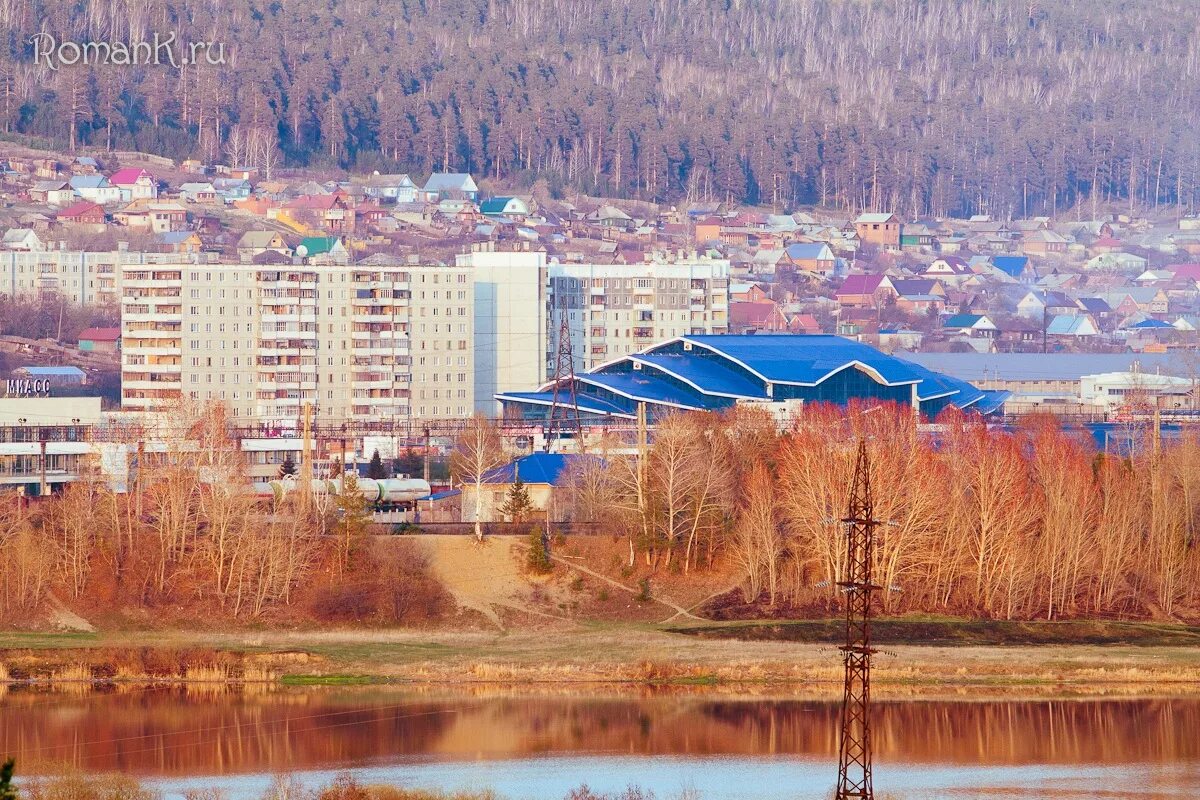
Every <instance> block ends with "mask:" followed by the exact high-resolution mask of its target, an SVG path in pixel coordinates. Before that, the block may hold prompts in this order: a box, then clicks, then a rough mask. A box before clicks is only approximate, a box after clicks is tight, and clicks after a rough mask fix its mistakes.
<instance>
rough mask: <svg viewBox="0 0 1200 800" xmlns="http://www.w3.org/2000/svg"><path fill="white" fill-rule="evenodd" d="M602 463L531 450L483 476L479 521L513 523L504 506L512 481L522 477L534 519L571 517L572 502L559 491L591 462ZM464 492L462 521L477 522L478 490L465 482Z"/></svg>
mask: <svg viewBox="0 0 1200 800" xmlns="http://www.w3.org/2000/svg"><path fill="white" fill-rule="evenodd" d="M593 464H594V465H599V466H603V461H602V460H601V459H600V458H599V457H597V456H588V455H580V454H577V453H530V454H529V455H527V456H522V457H520V458H518V459H516V460H514V461H511V462H509V463H508V464H505V465H504V466H502V467H497V468H496V469H494V470H491V471H490V472H488V473H487V474H486V475H485V476H484V478H483V481H482V483H483V487H482V490H481V491H482V502H481V503H479V504H478V508H479V521H480V522H512V519H510V518H508V517H506V516H505V514H504V512H503V510H502V509H503V507H504V504H505V502H506V501H507V500H508V497H509V493H510V492H511V490H512V487H513V484H515V483H516V482H517V480H518V478H519V479H520V481H521V483H522V484H524V486H525V491H526V492H528V493H529V500H530V502H531V503H532V505H533V514H532V515H531V516H532V518H533V519H535V520H537V519H542V520H544V519H546V518H547V517H549V518H550V519H551V520H552V521H555V522H563V521H566V520H567V518H568V517H569V513H568V512H569V511H570V508H569V504H568V503H566V502H565V501H564V499H563V498H562V497H561V496H560V495H561V492H560V491H559V490H561V489H564V488H565V487H567V486H569V485H570V484H571V482H572V480H573V476H574V475H576V474H577V473H578V471H579V470H582V469H585V468H587V466H588V465H593ZM460 490H461V492H462V494H461V497H462V521H463V522H475V521H476V519H475V511H476V503H475V493H476V487H475V485H474V484H472V483H464V484H463V485H462V486H461V487H460Z"/></svg>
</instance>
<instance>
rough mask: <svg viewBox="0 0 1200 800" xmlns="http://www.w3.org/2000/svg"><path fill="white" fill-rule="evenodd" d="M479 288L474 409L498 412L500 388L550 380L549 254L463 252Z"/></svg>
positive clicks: (525, 386) (463, 263) (507, 389)
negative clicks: (547, 263)
mask: <svg viewBox="0 0 1200 800" xmlns="http://www.w3.org/2000/svg"><path fill="white" fill-rule="evenodd" d="M456 263H457V265H458V266H460V267H465V268H467V269H469V270H470V273H471V281H472V282H473V284H474V287H475V335H474V354H475V410H476V411H477V412H479V413H482V414H489V415H491V414H497V413H499V410H500V404H499V403H498V402H497V401H496V400H495V395H496V394H497V393H499V392H513V391H523V390H525V389H528V388H529V387H531V386H539V385H541V384H542V383H544V382H545V381H546V356H547V344H548V339H547V331H548V329H549V302H550V298H549V296H548V289H549V284H548V278H547V266H546V254H545V253H541V252H531V251H524V250H517V251H498V250H492V249H481V250H477V251H474V252H471V253H466V254H463V255H460V256H459V257H458V259H457V262H456Z"/></svg>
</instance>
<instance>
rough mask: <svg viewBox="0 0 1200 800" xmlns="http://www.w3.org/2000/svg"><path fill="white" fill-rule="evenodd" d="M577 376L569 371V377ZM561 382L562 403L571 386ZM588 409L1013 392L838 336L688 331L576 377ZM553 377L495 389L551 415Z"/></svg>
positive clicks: (935, 407) (520, 406)
mask: <svg viewBox="0 0 1200 800" xmlns="http://www.w3.org/2000/svg"><path fill="white" fill-rule="evenodd" d="M565 380H569V379H565ZM563 388H564V387H560V389H559V392H558V395H559V402H560V403H561V402H563V399H564V397H567V396H569V395H567V394H565V393H564V391H563ZM575 392H576V396H577V400H578V405H579V412H580V418H581V420H583V421H587V422H598V421H602V420H604V419H612V418H624V419H633V418H636V416H637V407H638V404H639V403H645V404H646V409H647V416H648V417H649V418H650V419H652V420H653V419H655V418H658V417H661V416H663V415H664V414H667V413H670V412H671V411H675V410H713V411H716V410H721V409H725V408H729V407H731V406H733V405H735V404H737V403H755V404H760V405H763V406H764V407H766V408H768V409H769V410H772V411H774V412H776V413H777V414H780V413H788V412H791V411H794V410H797V409H798V408H799V406H801V405H803V404H806V403H832V404H835V405H846V404H848V403H851V402H854V401H859V402H868V403H869V402H896V403H900V404H907V405H911V406H913V407H914V408H916V409H917V410H918V411H920V413H922V414H923V415H925V416H926V417H935V416H937V414H939V413H940V412H942V411H943V410H945V409H947V408H950V407H955V408H959V409H963V410H970V411H975V412H978V413H980V414H993V413H996V412H998V411H1001V410H1002V409H1003V406H1004V401H1005V399H1007V397H1008V392H1005V391H984V390H981V389H976V388H975V387H974V386H972V385H971V384H969V383H967V382H966V381H962V380H959V379H957V378H952V377H950V376H948V375H943V374H940V373H937V372H933V371H932V370H929V369H926V368H925V367H922V366H920V365H918V364H914V363H912V362H910V361H904V360H902V359H899V358H895V357H893V356H889V355H887V354H885V353H882V352H880V351H879V350H876V349H875V348H873V347H870V346H868V345H865V344H862V343H861V342H856V341H853V340H850V339H844V338H842V337H839V336H802V335H792V334H785V335H755V336H735V335H723V336H722V335H700V336H680V337H677V338H674V339H670V340H668V341H666V342H663V343H662V344H658V345H655V346H653V347H650V348H647V349H645V350H643V351H642V352H640V353H635V354H631V355H628V356H624V357H622V358H618V359H615V360H613V361H610V362H608V363H606V364H602V365H600V366H598V367H596V368H595V369H592V370H590V371H588V372H586V373H583V374H580V375H577V376H576V377H575ZM554 396H555V392H554V382H553V381H552V382H550V383H548V384H546V385H544V386H542V387H540V388H539V389H538V390H537V391H531V392H504V393H500V394H497V395H496V399H498V400H499V401H500V402H501V404H502V405H503V406H504V410H505V415H506V416H510V417H519V418H524V419H529V420H539V419H545V418H546V417H547V415H548V414H549V411H550V408H551V406H552V405H553V403H554Z"/></svg>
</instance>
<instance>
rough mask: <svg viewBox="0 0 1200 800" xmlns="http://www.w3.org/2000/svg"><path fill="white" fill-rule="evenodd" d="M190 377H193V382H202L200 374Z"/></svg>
mask: <svg viewBox="0 0 1200 800" xmlns="http://www.w3.org/2000/svg"><path fill="white" fill-rule="evenodd" d="M189 377H190V378H191V379H192V383H199V382H200V376H199V375H190V376H189Z"/></svg>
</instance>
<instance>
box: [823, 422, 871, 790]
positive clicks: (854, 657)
mask: <svg viewBox="0 0 1200 800" xmlns="http://www.w3.org/2000/svg"><path fill="white" fill-rule="evenodd" d="M874 514H875V504H874V501H873V500H872V498H871V460H870V456H869V455H868V453H867V442H866V440H865V439H860V440H859V442H858V458H857V460H856V461H855V464H854V482H853V485H852V486H851V489H850V506H849V509H848V511H847V513H846V518H845V519H843V520H842V523H843V524H844V525H845V526H846V573H845V576H844V578H843V579H842V580H841V581H838V586H840V587H842V590H843V591H844V592H845V593H846V643H845V644H843V645H842V646H841V648H840V649H841V651H842V659H843V663H844V664H845V667H846V678H845V686H844V689H843V693H842V737H841V743H840V747H839V750H838V784H837V794H836V795H834V797H835V800H848V798H859V799H860V800H874V798H875V790H874V788H873V785H872V776H871V655H872V654H873V653H875V648H873V647H872V646H871V597H872V595H873V594H874V592H875V591H876V590H877V589H879V588H881V587H879V586H876V585H875V584H874V583H872V582H871V560H872V558H873V555H874V553H873V551H874V548H875V528H876V527H877V526H878V525H879V521H878V520H876V519H875V518H874Z"/></svg>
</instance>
